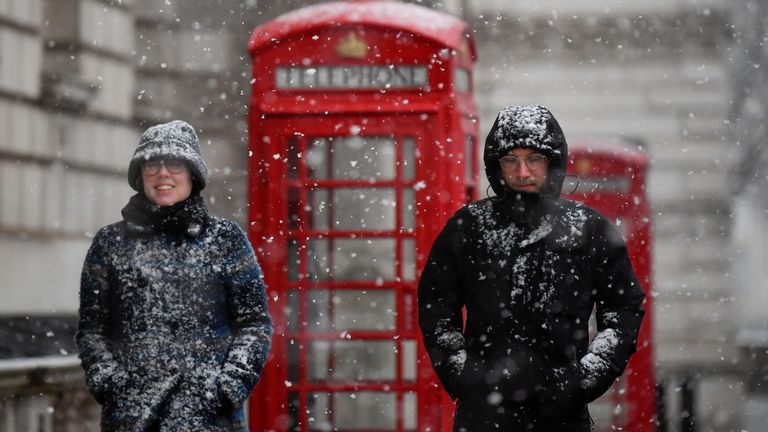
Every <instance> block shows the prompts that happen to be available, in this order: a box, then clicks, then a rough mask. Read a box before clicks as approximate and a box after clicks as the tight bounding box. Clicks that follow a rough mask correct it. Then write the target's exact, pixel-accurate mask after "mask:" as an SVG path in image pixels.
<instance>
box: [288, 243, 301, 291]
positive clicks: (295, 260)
mask: <svg viewBox="0 0 768 432" xmlns="http://www.w3.org/2000/svg"><path fill="white" fill-rule="evenodd" d="M286 266H287V267H288V280H291V281H294V280H298V279H299V241H298V240H296V239H290V240H288V262H287V263H286Z"/></svg>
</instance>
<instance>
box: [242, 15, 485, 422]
mask: <svg viewBox="0 0 768 432" xmlns="http://www.w3.org/2000/svg"><path fill="white" fill-rule="evenodd" d="M350 34H352V35H354V36H355V37H356V38H357V39H358V40H362V41H364V42H365V44H366V45H367V47H368V50H367V54H366V56H365V57H364V58H350V57H348V56H347V57H345V56H343V55H342V54H341V53H340V52H339V51H338V50H337V47H338V45H337V44H338V41H340V40H342V39H343V38H345V37H349V35H350ZM249 51H250V53H251V56H252V60H253V72H252V73H253V81H252V96H251V101H250V107H249V150H250V152H249V155H250V157H249V190H248V192H249V197H250V198H249V200H250V207H249V222H250V227H249V236H250V239H251V242H252V243H253V245H254V247H255V249H256V251H257V255H258V256H259V259H260V262H261V263H262V267H263V270H264V276H265V281H266V283H267V286H268V295H269V298H270V311H271V313H272V316H273V320H274V325H275V336H274V338H273V346H272V351H271V352H270V358H269V360H268V362H267V366H266V368H265V370H264V373H263V375H262V379H261V381H260V383H259V384H258V386H257V389H256V391H255V392H254V394H253V395H252V396H251V399H250V403H249V415H250V418H249V426H250V429H251V430H254V431H256V430H259V431H261V430H276V431H277V430H287V422H288V420H289V418H290V415H289V407H288V406H287V403H288V399H287V395H288V393H289V392H292V391H293V390H297V392H298V394H299V406H300V407H299V408H298V411H299V416H300V417H304V416H305V415H304V414H303V413H302V412H301V411H302V408H303V407H306V406H307V396H308V392H310V391H315V390H317V391H322V390H333V391H362V390H381V391H390V392H393V391H394V392H397V394H398V397H397V399H396V404H397V409H398V410H399V409H400V408H401V407H402V391H405V390H413V391H415V392H416V394H417V398H418V404H417V405H418V408H417V409H418V412H417V417H418V425H417V430H420V431H422V430H432V431H438V430H447V429H445V427H446V425H448V424H449V423H448V422H447V421H446V417H448V421H449V420H450V416H447V415H443V412H444V411H443V407H442V405H441V403H445V401H446V400H447V396H445V392H443V391H442V390H441V389H440V386H439V383H438V381H437V379H436V377H435V375H434V372H433V371H432V367H431V364H430V362H429V359H428V358H427V356H426V353H425V351H424V348H423V345H422V344H421V341H420V334H419V331H418V326H417V320H416V319H417V317H416V297H415V281H408V282H406V281H402V280H400V281H385V282H384V283H383V284H382V283H380V282H377V281H370V280H369V281H311V282H310V281H306V280H301V279H299V280H294V281H289V280H288V277H287V272H288V264H287V259H288V238H289V237H291V236H293V237H296V238H298V240H299V247H300V248H301V247H302V246H304V247H306V244H307V243H306V242H307V241H308V240H307V239H308V238H319V237H321V236H322V237H323V238H326V239H329V238H349V237H351V236H357V237H359V236H363V237H366V238H391V239H395V241H396V245H400V242H401V241H402V240H403V239H413V240H414V241H415V247H416V256H415V260H416V276H418V274H419V273H420V269H421V268H422V267H423V265H424V261H425V260H426V255H427V253H428V252H429V248H430V247H431V244H432V241H433V240H434V237H435V236H436V235H437V232H438V230H439V229H440V227H441V226H442V225H443V223H444V222H445V220H446V219H447V218H448V217H449V216H450V215H451V214H452V213H453V212H454V211H455V210H456V209H457V208H458V207H459V206H460V205H462V204H463V202H464V201H465V200H466V199H467V197H469V199H477V197H478V181H477V175H478V166H477V165H478V163H477V161H478V154H477V149H476V146H475V148H474V149H473V150H472V154H471V155H467V154H465V152H466V149H465V141H466V140H467V139H471V140H472V141H473V142H475V143H476V142H477V133H478V131H477V114H476V112H477V108H476V105H475V103H474V98H473V95H472V93H471V91H469V92H465V91H460V90H458V89H456V88H454V85H453V79H454V70H455V68H457V67H461V68H463V69H464V70H466V71H468V72H470V73H471V71H472V67H473V64H474V58H475V48H474V42H473V39H472V36H471V31H470V30H469V28H468V26H467V25H466V24H465V23H464V22H462V21H460V20H458V19H456V18H454V17H450V16H447V15H444V14H440V13H437V12H434V11H432V10H429V9H427V8H423V7H419V6H414V5H408V4H402V3H397V2H388V1H350V2H339V3H325V4H321V5H317V6H312V7H308V8H304V9H301V10H298V11H295V12H292V13H289V14H286V15H284V16H282V17H279V18H277V19H276V20H274V21H271V22H270V23H267V24H265V25H263V26H261V27H258V28H257V29H255V30H254V32H253V35H252V37H251V41H250V44H249ZM380 64H389V65H421V66H425V67H426V68H427V73H428V83H429V84H428V86H426V87H425V88H414V89H358V90H349V91H344V90H338V89H335V90H327V89H326V90H321V89H301V90H297V89H290V90H289V89H277V88H276V86H275V82H276V80H275V71H276V69H277V68H278V67H281V66H282V67H286V66H300V67H306V66H310V65H312V66H314V65H345V66H357V65H380ZM470 81H471V80H470ZM352 126H355V127H354V128H352ZM351 134H359V135H361V136H391V137H394V138H395V139H396V140H397V141H398V143H399V142H400V139H401V138H402V137H403V136H406V135H408V136H413V137H414V138H415V139H416V143H415V150H416V152H417V155H418V156H417V157H416V167H415V178H414V179H413V180H409V181H403V179H402V178H401V177H400V174H401V170H400V169H398V170H397V175H396V177H395V178H394V179H382V180H379V179H374V181H372V182H371V181H368V180H362V181H358V180H339V179H324V180H315V179H311V180H310V179H308V178H307V176H306V172H305V171H302V170H305V167H304V165H303V163H299V164H298V165H299V173H298V174H299V175H298V178H292V179H288V178H287V175H288V174H289V173H288V167H287V165H288V163H289V162H292V161H293V160H294V159H295V160H301V157H299V156H298V155H299V154H305V151H306V145H307V143H308V142H309V141H308V140H310V139H311V138H313V137H340V136H348V135H351ZM289 144H290V145H296V147H295V148H293V149H289ZM396 148H397V152H398V153H397V156H396V157H397V160H401V158H402V155H401V154H400V153H399V152H400V151H401V146H400V145H399V144H398V145H397V147H396ZM289 152H293V153H292V154H291V153H289ZM289 159H290V160H289ZM467 162H471V164H472V166H471V167H470V173H471V174H470V176H469V178H466V175H465V164H466V163H467ZM416 183H418V184H419V185H420V186H419V187H416V188H415V187H414V185H415V184H416ZM318 187H329V188H339V187H346V188H350V187H364V188H371V187H386V188H390V189H391V188H394V189H395V190H396V200H397V202H398V203H400V202H401V199H402V197H401V193H402V192H401V191H402V190H403V188H406V187H407V188H414V189H416V190H415V204H416V210H415V212H416V215H415V217H414V219H415V227H414V230H413V231H412V232H403V231H400V230H398V229H397V228H398V227H400V226H402V225H401V219H400V218H401V217H402V212H401V210H400V209H399V208H397V209H396V210H395V211H396V226H395V228H396V229H395V230H390V231H366V232H362V231H353V230H347V231H322V230H313V229H309V227H308V225H307V220H306V218H305V217H302V218H300V219H299V221H298V225H297V226H293V227H291V226H289V210H288V207H289V206H288V202H289V198H290V199H293V198H296V197H297V198H298V199H299V202H306V197H307V191H308V190H310V189H312V188H318ZM291 189H292V190H295V191H298V193H297V195H296V196H295V197H294V196H291V197H289V190H291ZM401 250H402V249H401V247H399V246H396V254H397V256H396V258H397V259H396V266H397V268H396V271H397V272H398V273H397V274H401V273H400V272H401V268H400V266H401V264H400V262H401V260H400V258H401V257H400V254H401ZM306 272H307V261H306V260H304V259H302V260H300V264H299V273H300V274H306ZM354 288H356V289H367V290H373V289H394V290H395V292H396V299H397V300H396V307H397V312H398V313H397V316H396V330H395V331H394V332H392V331H346V332H344V333H343V335H342V334H341V333H340V332H338V331H337V332H333V331H329V332H313V333H307V332H306V331H305V332H301V331H299V332H293V331H292V330H291V329H289V328H288V324H289V318H290V317H287V316H285V314H284V313H283V311H284V310H285V307H286V306H287V302H288V298H287V294H288V292H289V291H291V290H294V291H297V292H299V293H300V294H299V296H300V297H303V298H305V296H306V293H307V292H308V291H309V290H345V289H354ZM298 313H299V314H302V316H306V315H304V314H306V302H305V301H299V312H298ZM291 338H293V339H296V340H301V341H307V340H310V339H311V340H327V341H332V340H397V341H402V340H403V339H410V340H416V341H418V355H417V358H418V365H417V371H416V374H417V376H416V381H415V382H403V381H402V380H400V379H397V380H395V382H371V381H366V382H356V383H327V382H324V383H316V382H309V381H308V380H307V379H306V378H307V371H306V365H301V364H300V365H299V380H297V382H296V383H289V382H288V379H287V378H288V376H289V370H288V367H289V365H288V361H287V360H288V358H289V352H288V345H287V343H286V341H287V340H288V339H291ZM397 344H398V346H399V345H400V344H401V343H400V342H397ZM299 345H300V348H299V351H300V352H299V356H300V358H303V357H302V356H303V355H304V353H305V351H306V349H307V348H306V343H300V344H299ZM400 351H401V350H400ZM399 356H400V354H398V357H397V363H396V368H397V370H396V375H397V377H398V378H399V377H402V373H403V371H402V361H400V357H399ZM448 402H450V401H448ZM398 412H400V411H398ZM398 417H400V416H398ZM396 426H397V430H403V419H402V418H398V419H397V424H396ZM297 430H302V431H303V430H307V425H306V422H304V423H303V424H301V425H300V427H299V429H297Z"/></svg>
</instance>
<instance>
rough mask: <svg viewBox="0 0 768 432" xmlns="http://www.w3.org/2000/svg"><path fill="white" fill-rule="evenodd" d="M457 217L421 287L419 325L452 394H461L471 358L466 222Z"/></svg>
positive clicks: (436, 248)
mask: <svg viewBox="0 0 768 432" xmlns="http://www.w3.org/2000/svg"><path fill="white" fill-rule="evenodd" d="M467 220H468V218H466V217H462V216H461V215H460V213H457V215H455V216H453V217H452V218H451V219H450V220H449V221H448V223H447V224H446V225H445V227H444V228H443V230H442V231H441V232H440V234H439V235H438V236H437V239H436V240H435V242H434V243H433V245H432V249H431V251H430V253H429V258H428V259H427V262H426V264H425V265H424V270H423V271H422V273H421V278H420V279H419V287H418V305H419V327H420V328H421V334H422V336H423V339H424V345H425V347H426V349H427V353H428V354H429V357H430V359H431V361H432V366H433V367H434V369H435V372H436V373H437V376H438V378H439V379H440V381H441V382H442V384H443V387H444V388H445V390H446V391H447V392H448V394H449V395H450V396H451V397H452V398H453V399H456V398H457V397H458V391H459V388H458V378H459V376H460V374H461V371H462V370H463V368H464V364H465V362H466V359H467V351H466V348H465V341H464V335H463V333H462V325H463V322H462V313H461V308H462V307H463V306H464V271H463V269H464V268H465V261H464V259H465V256H466V254H465V244H466V240H465V237H464V234H463V233H464V226H463V225H464V224H465V223H467Z"/></svg>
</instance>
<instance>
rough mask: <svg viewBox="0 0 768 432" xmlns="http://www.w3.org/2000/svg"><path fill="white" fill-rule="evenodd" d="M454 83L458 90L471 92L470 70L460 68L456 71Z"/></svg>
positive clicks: (454, 72)
mask: <svg viewBox="0 0 768 432" xmlns="http://www.w3.org/2000/svg"><path fill="white" fill-rule="evenodd" d="M453 82H454V86H455V87H456V90H458V91H463V92H469V86H470V84H471V80H470V73H469V70H467V69H464V68H460V67H457V68H456V69H454V71H453Z"/></svg>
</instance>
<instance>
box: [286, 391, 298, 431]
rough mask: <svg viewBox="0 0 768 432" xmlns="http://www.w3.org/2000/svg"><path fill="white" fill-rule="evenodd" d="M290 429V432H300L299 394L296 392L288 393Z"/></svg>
mask: <svg viewBox="0 0 768 432" xmlns="http://www.w3.org/2000/svg"><path fill="white" fill-rule="evenodd" d="M286 426H287V427H288V429H287V430H289V431H290V432H297V431H300V430H301V428H300V427H299V394H298V393H295V392H291V393H288V424H287V425H286Z"/></svg>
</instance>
